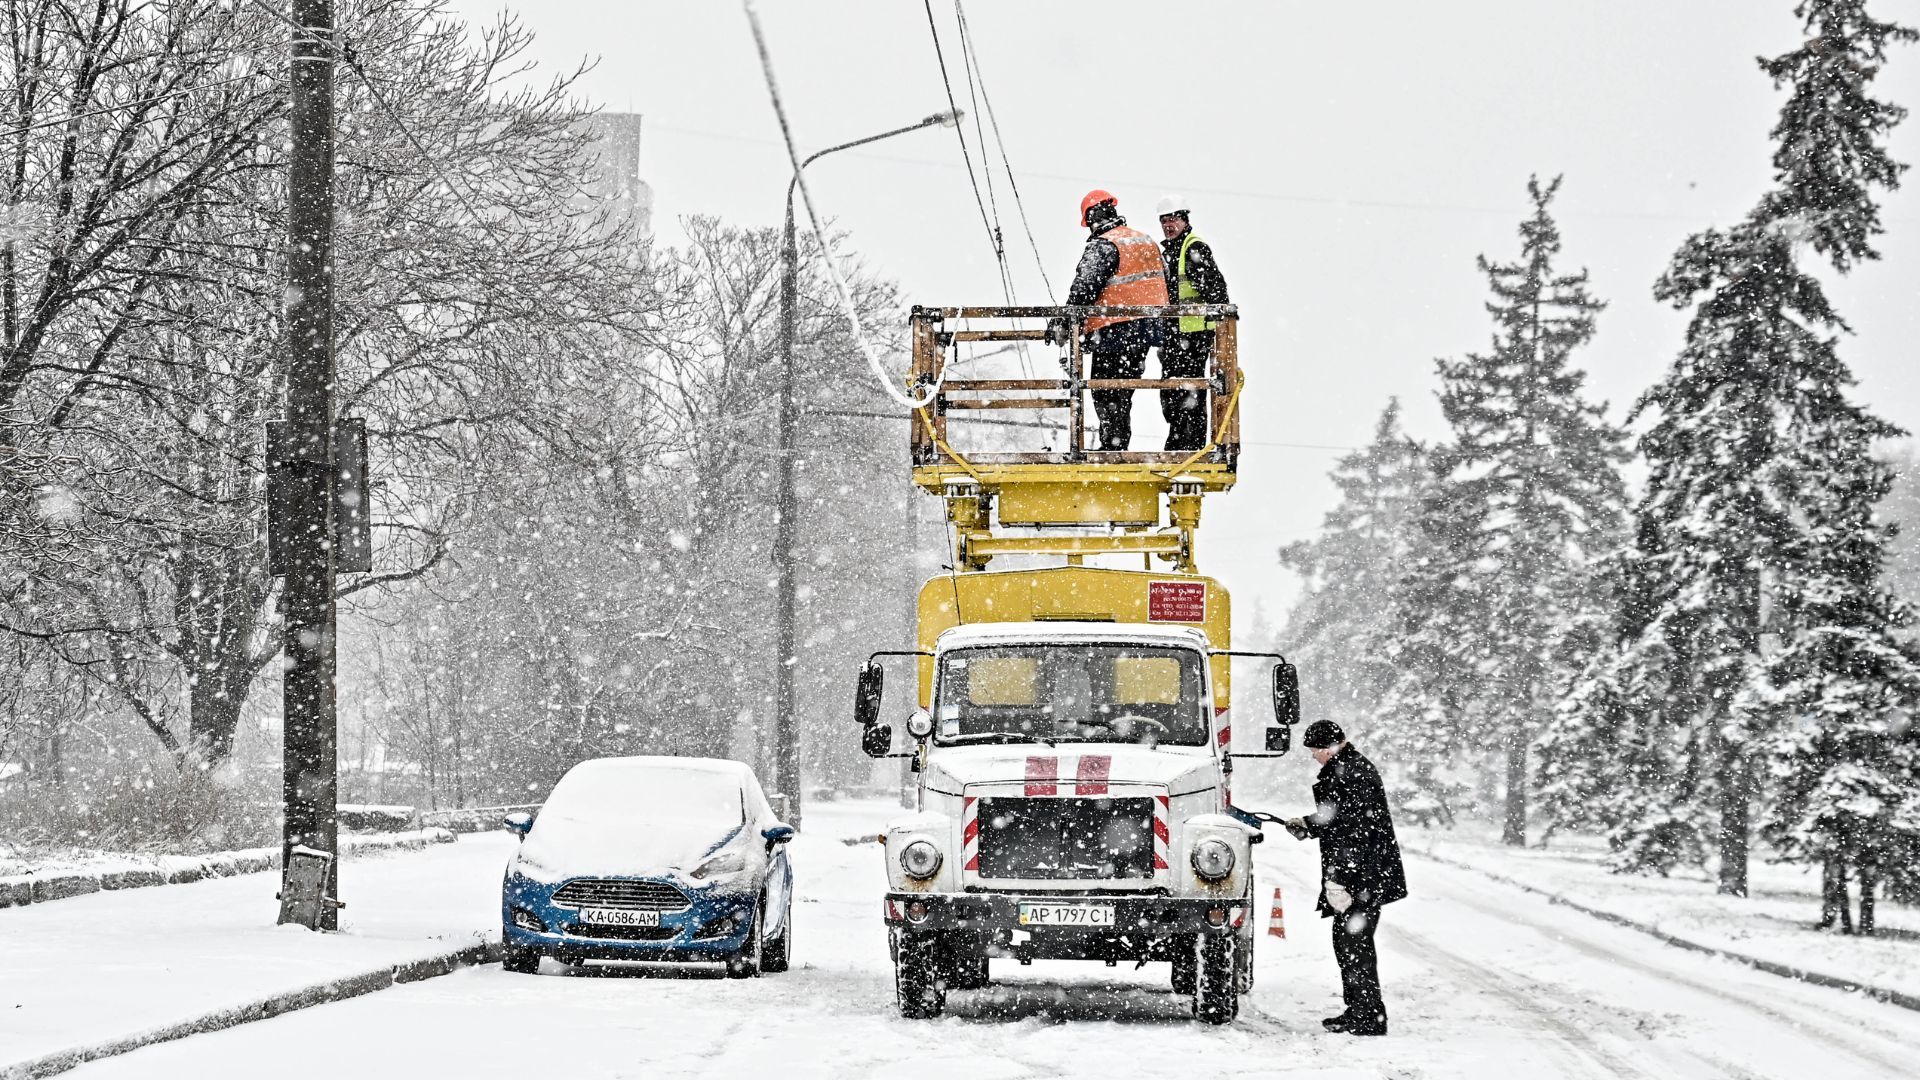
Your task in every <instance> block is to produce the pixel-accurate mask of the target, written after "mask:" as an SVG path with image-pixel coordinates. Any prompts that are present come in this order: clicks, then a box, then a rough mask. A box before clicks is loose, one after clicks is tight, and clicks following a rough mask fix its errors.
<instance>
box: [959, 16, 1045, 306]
mask: <svg viewBox="0 0 1920 1080" xmlns="http://www.w3.org/2000/svg"><path fill="white" fill-rule="evenodd" d="M953 6H954V10H955V11H956V12H958V13H959V16H960V45H961V47H962V48H964V49H965V50H966V52H967V54H968V55H969V56H970V57H972V62H973V69H974V70H975V71H980V57H979V54H978V53H977V52H975V51H974V48H973V27H971V26H969V25H967V14H966V12H965V11H964V10H962V9H961V8H960V0H954V5H953ZM980 101H981V103H982V104H984V105H985V106H986V113H987V121H988V122H989V123H991V124H992V125H993V141H994V142H995V143H996V144H997V145H998V146H999V147H1000V167H1001V168H1002V169H1003V170H1005V171H1006V174H1007V189H1008V190H1009V191H1011V192H1012V193H1013V206H1014V209H1015V210H1017V211H1018V212H1019V214H1020V227H1021V228H1022V229H1023V230H1025V231H1026V234H1027V245H1028V246H1029V247H1031V248H1032V249H1033V262H1034V266H1035V267H1037V268H1038V269H1039V271H1040V284H1041V285H1042V286H1044V287H1045V288H1046V290H1047V302H1048V303H1053V301H1054V292H1053V282H1052V281H1051V280H1050V279H1049V278H1048V277H1047V263H1046V260H1045V259H1042V258H1041V257H1040V242H1039V241H1037V240H1035V239H1034V238H1033V225H1032V223H1031V222H1029V221H1028V220H1027V204H1026V203H1025V202H1023V201H1022V200H1021V198H1020V184H1019V181H1017V180H1015V179H1014V177H1013V163H1012V162H1011V161H1009V160H1008V159H1007V140H1006V139H1004V138H1002V137H1001V135H1000V118H999V117H998V116H997V115H995V114H994V111H993V97H992V96H991V95H990V94H988V93H987V76H986V73H985V72H984V71H981V72H980ZM979 116H980V114H979V113H978V112H975V113H974V119H975V122H976V123H977V122H978V120H979ZM980 144H981V145H980V152H981V153H982V154H984V153H986V140H985V139H984V138H982V139H981V140H980ZM988 190H992V189H991V188H989V189H988Z"/></svg>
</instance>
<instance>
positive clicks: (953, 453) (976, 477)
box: [913, 405, 986, 484]
mask: <svg viewBox="0 0 1920 1080" xmlns="http://www.w3.org/2000/svg"><path fill="white" fill-rule="evenodd" d="M913 411H914V412H915V413H916V414H918V415H919V417H920V422H921V423H923V424H925V425H926V426H927V437H928V438H929V439H932V440H933V445H935V446H937V447H939V448H940V452H941V453H943V454H945V455H947V456H948V457H950V458H952V459H953V463H954V464H955V465H958V466H960V467H961V468H962V469H964V470H966V473H967V475H968V476H971V477H973V482H974V483H976V484H984V483H986V481H985V480H982V479H980V473H979V471H978V470H976V469H975V468H974V467H973V463H972V462H970V461H968V460H967V459H966V458H963V457H961V456H960V452H959V451H958V450H955V449H954V448H953V447H951V446H948V445H947V440H945V439H943V438H941V437H940V433H939V432H938V431H936V430H934V427H933V418H932V417H930V416H928V415H927V407H926V406H925V405H922V406H920V407H919V408H917V409H915V410H913Z"/></svg>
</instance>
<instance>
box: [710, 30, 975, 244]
mask: <svg viewBox="0 0 1920 1080" xmlns="http://www.w3.org/2000/svg"><path fill="white" fill-rule="evenodd" d="M923 3H924V4H925V5H926V9H927V29H928V30H929V31H931V32H932V34H933V55H934V58H935V59H937V60H939V61H940V83H941V85H942V86H944V87H946V90H947V108H948V109H950V110H952V111H953V112H955V113H958V112H959V111H960V103H959V102H958V101H955V100H954V98H953V80H951V79H949V78H948V77H947V54H946V52H945V51H943V50H942V49H941V47H940V26H939V24H938V23H936V22H935V21H934V18H933V0H923ZM748 6H749V8H751V6H752V5H751V3H750V0H749V3H748ZM953 132H954V134H955V135H957V136H959V138H960V158H961V160H962V161H965V162H966V163H967V183H968V184H970V185H972V187H973V201H974V204H975V205H976V206H978V207H979V208H980V226H981V227H982V228H984V229H986V230H987V241H988V242H989V243H992V242H993V223H992V222H990V221H988V220H987V202H986V200H985V199H983V198H981V197H980V182H979V180H977V179H975V177H974V172H973V155H972V154H971V153H969V152H968V151H967V129H966V126H965V125H964V124H955V125H953ZM981 152H982V153H985V152H986V148H985V147H982V148H981ZM996 246H998V245H996Z"/></svg>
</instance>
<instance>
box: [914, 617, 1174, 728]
mask: <svg viewBox="0 0 1920 1080" xmlns="http://www.w3.org/2000/svg"><path fill="white" fill-rule="evenodd" d="M1202 663H1203V658H1202V657H1201V655H1200V654H1199V653H1197V652H1195V651H1193V650H1191V649H1174V648H1155V647H1153V646H1140V645H1089V644H1071V645H1069V644H1042V643H1038V642H1036V643H1032V644H1021V645H997V646H992V647H983V648H974V649H955V650H953V651H951V652H948V653H946V654H945V655H944V656H943V657H942V658H941V661H940V691H939V698H938V700H937V701H936V702H935V703H934V721H935V724H936V728H935V738H936V740H937V741H938V742H941V743H969V742H993V741H995V739H996V737H997V738H1000V739H1005V740H1006V741H1008V742H1032V741H1039V740H1044V741H1046V742H1055V743H1057V742H1131V743H1143V744H1147V745H1154V744H1168V745H1174V746H1204V745H1206V744H1207V738H1208V734H1209V732H1208V730H1207V729H1208V717H1209V715H1210V713H1211V710H1209V709H1207V708H1205V707H1204V703H1203V702H1202V700H1201V691H1202V688H1203V686H1204V680H1203V679H1202V677H1201V667H1200V665H1201V664H1202Z"/></svg>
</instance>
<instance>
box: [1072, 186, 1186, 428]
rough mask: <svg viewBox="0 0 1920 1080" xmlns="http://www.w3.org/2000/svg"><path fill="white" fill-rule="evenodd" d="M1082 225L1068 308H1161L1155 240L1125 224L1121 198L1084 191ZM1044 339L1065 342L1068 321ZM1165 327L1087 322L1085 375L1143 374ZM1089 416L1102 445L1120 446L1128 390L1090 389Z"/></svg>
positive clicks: (1162, 281)
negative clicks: (1097, 425) (1097, 427)
mask: <svg viewBox="0 0 1920 1080" xmlns="http://www.w3.org/2000/svg"><path fill="white" fill-rule="evenodd" d="M1080 224H1081V225H1083V226H1085V227H1086V229H1087V246H1086V248H1085V249H1084V250H1082V251H1081V253H1080V265H1079V266H1078V267H1077V268H1075V270H1074V272H1073V286H1072V288H1070V289H1068V290H1067V304H1068V305H1069V306H1072V307H1084V306H1101V307H1105V306H1110V305H1119V304H1128V305H1132V304H1142V305H1149V304H1150V305H1156V306H1165V304H1166V302H1167V277H1166V270H1165V268H1164V267H1163V266H1162V265H1161V261H1160V245H1159V244H1158V243H1156V242H1155V241H1154V239H1153V238H1152V237H1150V236H1148V235H1147V234H1146V233H1143V232H1141V231H1139V230H1138V229H1131V228H1128V227H1127V219H1126V218H1123V217H1121V216H1120V205H1119V200H1117V199H1115V198H1114V197H1113V196H1112V195H1111V194H1109V193H1108V192H1105V191H1100V190H1097V189H1096V190H1094V191H1089V192H1087V195H1086V198H1084V199H1081V200H1080ZM1047 334H1048V338H1047V339H1048V340H1049V341H1056V342H1061V343H1064V342H1065V341H1066V340H1067V334H1068V329H1067V322H1066V320H1065V319H1055V320H1054V321H1053V323H1052V324H1051V325H1049V326H1048V328H1047ZM1165 335H1166V324H1165V322H1164V321H1163V320H1161V319H1158V318H1110V317H1106V316H1101V317H1097V318H1090V319H1088V320H1087V321H1086V337H1085V338H1084V339H1083V340H1082V342H1081V347H1082V348H1083V349H1085V350H1086V351H1087V352H1088V353H1090V354H1091V355H1092V357H1093V362H1092V364H1091V365H1090V369H1089V372H1088V377H1090V378H1094V379H1138V378H1140V377H1141V376H1142V375H1144V374H1146V370H1147V350H1148V349H1150V348H1153V347H1155V346H1158V345H1159V344H1160V343H1161V342H1162V340H1163V339H1164V338H1165ZM1093 411H1094V415H1096V416H1097V417H1099V419H1100V449H1102V450H1125V449H1126V448H1127V444H1128V443H1129V442H1131V441H1132V439H1133V391H1131V390H1095V391H1093Z"/></svg>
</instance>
